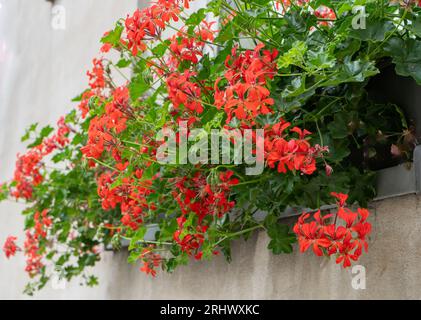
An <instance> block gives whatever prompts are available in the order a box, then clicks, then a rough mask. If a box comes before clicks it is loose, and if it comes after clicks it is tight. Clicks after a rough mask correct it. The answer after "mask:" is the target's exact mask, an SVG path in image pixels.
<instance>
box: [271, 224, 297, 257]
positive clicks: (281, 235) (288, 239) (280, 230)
mask: <svg viewBox="0 0 421 320" xmlns="http://www.w3.org/2000/svg"><path fill="white" fill-rule="evenodd" d="M268 235H269V237H270V238H271V241H270V242H269V245H268V249H270V250H272V252H273V253H274V254H281V253H291V252H292V244H293V243H295V242H296V241H297V238H296V236H295V234H293V233H291V232H290V230H289V227H288V226H287V225H285V224H278V223H275V224H272V225H270V226H268Z"/></svg>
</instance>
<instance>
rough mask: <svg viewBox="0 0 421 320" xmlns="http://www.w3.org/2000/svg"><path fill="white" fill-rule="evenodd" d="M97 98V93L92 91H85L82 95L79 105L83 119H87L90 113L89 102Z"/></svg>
mask: <svg viewBox="0 0 421 320" xmlns="http://www.w3.org/2000/svg"><path fill="white" fill-rule="evenodd" d="M94 96H95V93H93V92H92V90H88V91H85V92H84V93H83V94H82V100H81V102H80V104H79V106H78V107H79V110H80V111H81V112H82V119H85V118H86V115H87V114H88V112H89V100H90V99H91V98H92V97H94Z"/></svg>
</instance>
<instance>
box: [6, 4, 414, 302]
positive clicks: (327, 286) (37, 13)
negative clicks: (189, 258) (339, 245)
mask: <svg viewBox="0 0 421 320" xmlns="http://www.w3.org/2000/svg"><path fill="white" fill-rule="evenodd" d="M141 2H142V1H141ZM56 3H58V4H62V5H63V6H64V7H65V9H66V24H67V26H66V29H65V30H52V28H51V26H50V18H51V4H50V3H49V2H47V1H45V0H31V1H27V0H0V4H1V8H0V164H1V165H0V181H1V180H4V179H7V178H10V177H11V175H12V173H13V165H14V162H15V156H16V153H17V152H19V151H22V147H23V146H22V144H21V143H20V142H19V137H20V136H21V135H22V133H23V132H24V129H25V127H26V126H27V125H28V124H30V123H32V122H34V121H38V122H40V123H41V124H47V123H54V122H55V121H56V120H57V118H58V117H59V116H60V115H62V114H63V113H64V112H66V111H67V110H69V109H70V108H71V107H72V105H71V104H69V102H68V101H69V100H70V99H71V98H72V97H73V96H75V95H76V94H78V93H79V92H80V91H81V90H82V89H83V88H84V86H85V84H86V79H85V74H84V73H85V70H87V69H88V68H89V67H90V62H91V59H92V57H93V56H95V54H96V53H97V51H98V49H99V44H98V39H99V37H100V36H101V35H102V34H103V32H104V31H105V30H108V29H110V28H111V26H112V24H113V22H114V21H115V20H116V19H117V18H119V17H124V16H125V15H126V14H127V13H128V12H130V11H132V10H133V9H134V8H135V6H136V1H135V0H118V1H116V0H63V1H56ZM420 201H421V198H420V197H418V196H416V195H409V196H404V197H399V198H394V199H388V200H382V201H379V202H375V203H373V208H372V212H373V215H372V217H371V222H372V223H373V227H374V230H373V236H372V238H371V240H370V245H371V246H370V252H369V254H368V255H366V256H365V257H364V258H363V259H362V260H361V264H362V265H363V266H364V267H366V272H367V273H366V276H367V282H366V289H365V290H355V289H353V288H352V285H351V280H352V277H353V275H352V273H351V270H346V271H344V270H342V269H341V268H340V267H338V266H337V265H335V263H334V261H326V260H324V259H320V258H317V257H314V256H313V255H312V254H311V253H310V254H304V255H302V254H299V253H297V252H295V253H294V254H292V255H281V256H273V255H272V254H271V253H270V252H269V251H268V250H267V249H266V246H267V243H268V239H267V237H266V236H265V235H264V234H263V233H259V234H256V235H255V236H254V237H253V238H251V239H250V240H249V241H248V242H243V241H237V242H236V243H235V244H234V248H233V261H232V263H231V264H227V263H226V262H225V261H224V259H223V257H217V258H216V259H214V260H213V261H211V262H192V263H191V264H190V265H189V266H187V267H181V268H179V269H178V270H177V271H176V272H175V273H174V274H172V275H167V274H159V275H158V277H157V278H156V279H151V278H148V277H146V276H145V275H143V274H142V273H140V272H139V270H138V268H139V267H138V266H130V265H128V264H127V263H126V258H127V255H126V254H125V253H124V252H121V253H112V252H105V253H104V255H103V260H102V261H101V262H100V263H99V264H98V266H97V267H96V268H95V270H94V273H96V274H97V275H98V276H99V278H100V285H99V286H98V287H96V288H93V289H89V288H84V287H80V286H79V284H78V282H77V281H74V282H73V283H71V284H69V285H67V286H66V287H65V288H61V289H59V287H60V286H58V287H57V286H56V287H54V286H52V285H51V284H48V285H47V287H46V288H45V290H43V291H42V292H41V293H39V294H38V295H36V297H35V298H37V299H65V298H67V299H124V298H125V299H149V298H155V299H211V298H212V299H217V298H226V299H254V298H256V299H295V298H297V299H374V298H386V299H392V298H395V299H404V298H412V299H421V269H420V268H419V266H420V265H421V210H420ZM21 209H22V205H19V204H15V203H3V204H0V242H1V243H2V242H3V241H4V239H5V238H6V237H7V236H8V235H12V234H13V235H16V234H17V235H18V236H20V237H21V238H22V236H23V235H22V231H21V229H22V219H21V217H20V216H19V212H20V210H21ZM289 222H290V223H293V219H292V220H290V221H289ZM24 264H25V262H24V259H23V258H22V257H21V256H20V257H17V258H16V259H12V260H6V259H5V257H4V255H3V254H0V298H3V299H22V298H27V297H25V296H24V295H22V293H21V292H22V289H23V287H24V284H25V283H26V281H27V278H26V274H25V273H24V271H23V269H24Z"/></svg>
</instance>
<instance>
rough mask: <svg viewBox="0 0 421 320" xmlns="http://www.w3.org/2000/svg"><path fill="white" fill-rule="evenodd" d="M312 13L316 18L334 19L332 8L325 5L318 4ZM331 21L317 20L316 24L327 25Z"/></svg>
mask: <svg viewBox="0 0 421 320" xmlns="http://www.w3.org/2000/svg"><path fill="white" fill-rule="evenodd" d="M314 15H315V16H316V17H317V18H322V19H327V20H336V14H335V11H333V9H331V8H329V7H326V6H320V7H319V8H317V9H316V10H315V11H314ZM331 23H332V21H319V22H318V24H319V25H321V26H329V25H330V24H331Z"/></svg>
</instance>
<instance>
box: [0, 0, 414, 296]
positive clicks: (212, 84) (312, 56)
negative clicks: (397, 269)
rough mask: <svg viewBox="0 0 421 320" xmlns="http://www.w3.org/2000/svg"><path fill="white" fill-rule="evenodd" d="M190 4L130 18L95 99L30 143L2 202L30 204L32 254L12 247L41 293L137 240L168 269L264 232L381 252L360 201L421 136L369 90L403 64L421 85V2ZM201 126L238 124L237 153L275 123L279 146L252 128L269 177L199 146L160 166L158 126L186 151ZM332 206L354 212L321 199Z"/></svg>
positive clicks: (273, 239) (99, 63) (318, 249)
mask: <svg viewBox="0 0 421 320" xmlns="http://www.w3.org/2000/svg"><path fill="white" fill-rule="evenodd" d="M190 2H191V0H184V1H180V0H157V1H156V2H154V3H153V4H151V6H150V7H148V8H146V9H143V10H137V11H136V12H134V13H133V14H132V15H128V16H127V17H126V18H125V19H120V20H119V21H118V22H117V23H116V25H115V27H114V28H113V29H112V30H110V31H109V32H107V33H106V34H105V35H104V37H103V38H102V40H101V42H102V44H103V45H102V47H101V53H100V56H99V57H97V58H95V59H94V60H93V69H92V70H91V71H89V72H88V73H87V75H88V78H89V82H88V84H89V87H88V88H87V89H86V91H84V92H83V93H82V94H81V95H80V96H79V97H77V98H75V99H74V101H76V102H78V107H77V108H73V109H72V110H71V111H70V112H69V113H68V114H67V115H66V116H64V117H63V118H61V119H60V121H59V122H58V127H57V129H53V128H52V127H50V126H47V127H44V128H38V125H37V124H35V125H32V126H31V127H30V128H29V129H28V130H27V132H26V134H25V136H24V137H23V139H22V141H30V144H29V145H28V151H27V153H25V154H23V155H19V156H18V160H17V163H16V169H15V174H14V177H13V179H12V180H11V181H10V182H8V183H5V184H3V185H2V186H1V193H0V195H1V196H0V197H1V199H2V200H7V199H20V200H23V201H25V202H26V203H27V204H28V206H27V209H25V210H24V212H23V214H24V216H25V230H26V240H25V242H24V245H23V248H22V249H21V248H20V247H19V246H18V245H17V244H16V241H17V240H18V239H17V238H16V237H9V238H8V239H7V241H6V243H5V245H4V251H5V253H6V255H7V257H9V256H12V255H14V254H15V253H16V252H17V251H23V254H24V255H25V256H26V259H27V267H26V271H27V272H28V273H29V275H30V276H31V278H33V280H32V282H30V283H29V284H28V286H27V288H26V292H27V293H28V294H32V293H33V292H34V291H35V290H38V289H41V288H42V287H43V286H45V284H46V283H47V281H48V280H49V278H50V277H51V275H52V274H59V276H60V277H62V278H65V279H66V280H69V281H70V280H71V279H72V278H73V277H76V276H82V277H83V278H84V279H85V280H86V284H87V285H95V284H96V283H97V282H98V280H97V278H96V277H95V276H94V275H90V273H89V268H88V267H92V266H94V265H95V263H96V262H97V261H99V260H100V253H101V251H102V250H103V249H104V248H105V247H110V246H112V247H113V248H114V249H118V248H119V247H120V246H121V243H122V240H126V241H128V243H129V247H128V250H129V251H130V255H129V258H128V260H129V262H130V263H135V262H138V261H140V262H141V270H142V271H144V272H146V273H148V274H151V275H153V276H155V275H156V272H157V269H158V268H162V269H163V270H165V271H168V272H172V271H173V270H174V269H175V268H176V267H177V266H178V265H181V264H187V263H188V262H189V260H190V259H191V258H192V257H193V258H195V259H198V260H200V259H210V258H211V257H212V256H213V255H218V254H223V255H224V256H225V257H226V258H227V260H228V261H229V260H230V256H231V249H230V244H231V242H232V240H234V239H238V238H241V237H243V238H245V239H247V238H249V237H250V236H251V235H252V233H253V232H255V231H257V230H264V231H266V232H267V234H268V236H269V238H270V241H269V243H268V248H269V249H270V250H271V251H272V252H273V253H274V254H280V253H290V252H292V249H293V244H294V242H296V241H297V239H298V242H299V247H300V250H301V251H306V250H307V249H308V248H309V247H312V250H313V251H314V253H315V254H316V255H319V256H322V255H325V256H334V257H336V262H337V263H338V264H339V263H341V264H343V266H344V267H347V266H349V265H350V264H351V262H350V259H351V260H357V259H358V258H359V257H360V256H361V254H362V252H363V249H365V250H367V238H366V237H367V236H368V235H369V233H370V230H371V225H370V224H369V223H368V222H367V218H368V215H369V213H368V211H367V210H366V209H362V208H358V209H356V211H352V210H351V209H348V208H346V204H345V202H346V201H348V203H349V204H351V205H354V206H360V207H366V206H367V202H368V201H369V200H370V199H372V198H373V197H374V196H375V188H374V178H375V172H374V170H375V169H379V168H382V167H383V166H384V164H392V165H393V164H397V163H402V162H405V161H409V160H410V159H411V152H412V149H413V148H414V145H415V143H416V138H415V135H414V126H413V124H411V123H410V122H409V121H407V119H406V117H405V115H404V112H403V111H402V110H401V109H400V107H399V106H397V105H394V104H391V103H389V104H378V103H376V102H375V101H372V100H370V98H369V94H368V92H367V90H366V87H367V84H368V83H369V81H370V79H372V78H373V77H374V76H375V75H377V74H379V73H381V71H382V69H383V68H385V67H387V66H389V65H391V64H394V65H395V68H396V73H397V74H399V75H403V76H411V77H413V78H414V79H415V80H416V81H417V82H418V83H421V16H420V14H419V13H420V9H419V7H418V6H417V5H418V4H417V3H415V2H413V1H407V2H396V3H394V2H388V1H384V0H358V1H351V0H338V1H330V0H314V1H313V0H310V1H300V0H297V1H290V0H283V1H282V2H278V1H269V0H234V1H225V0H213V1H210V3H209V5H208V7H207V8H203V9H200V10H198V11H197V12H194V13H191V10H188V8H189V4H190ZM358 6H359V7H358ZM362 8H363V9H364V10H365V11H364V12H365V16H364V17H363V13H364V12H363V11H361V10H362ZM169 34H170V35H169ZM111 52H112V53H113V54H111ZM110 57H118V58H117V59H111V58H110ZM128 75H129V76H128ZM183 124H184V125H185V126H186V128H185V130H184V131H183V129H182V128H183V127H182V125H183ZM180 128H181V129H180ZM197 128H201V130H202V131H201V132H202V133H206V134H210V133H211V131H212V130H214V129H218V130H225V132H228V133H234V136H233V137H232V139H231V140H230V142H231V147H232V146H233V145H234V144H235V143H236V141H237V140H236V138H238V137H236V136H235V134H238V133H240V134H241V135H243V134H244V135H245V132H246V131H247V130H249V129H264V136H263V138H262V139H263V140H264V141H260V142H263V146H264V150H258V149H257V148H258V140H259V137H258V136H257V135H256V134H255V133H253V134H252V135H250V136H249V137H248V139H249V141H251V143H252V145H254V147H255V148H254V149H253V150H250V152H249V153H250V154H251V155H252V156H256V157H257V158H258V157H261V156H264V159H265V162H264V164H265V168H264V170H263V172H262V174H260V175H257V176H253V175H247V174H246V169H247V167H248V165H247V164H237V163H233V162H231V163H223V164H212V163H211V162H206V161H202V163H196V164H191V163H187V164H185V163H184V162H185V160H186V159H185V157H186V154H183V153H182V152H177V154H175V155H174V156H175V159H176V161H175V163H170V164H163V163H162V162H160V161H158V159H157V152H158V150H159V147H160V146H161V145H162V143H163V142H164V139H162V137H158V138H157V136H156V133H157V132H159V131H160V130H162V129H164V131H165V130H169V129H171V130H173V131H174V132H175V133H176V143H177V144H178V146H179V147H180V146H181V140H182V138H183V137H187V136H188V135H193V131H194V129H197ZM252 132H256V131H252ZM245 136H246V135H245ZM190 138H193V139H190ZM195 142H196V140H195V139H194V137H191V136H190V137H189V142H188V147H189V148H190V149H191V150H193V153H194V154H196V153H197V152H198V150H197V149H196V148H195ZM230 150H231V148H230ZM234 150H235V149H234ZM230 152H231V151H230ZM232 156H234V154H232ZM246 156H247V155H246ZM248 156H250V155H248ZM332 196H333V198H332ZM332 199H336V202H337V205H338V210H337V211H336V212H333V213H332V212H329V210H320V208H321V207H322V206H323V205H326V204H332V202H333V201H332ZM288 207H293V208H310V209H316V210H317V209H319V210H318V211H314V212H315V213H313V214H312V213H311V212H310V213H306V214H304V215H303V216H301V217H300V218H299V220H298V222H297V223H296V224H295V226H294V228H293V229H292V230H291V229H290V226H288V225H285V224H282V221H279V220H280V217H281V214H282V212H284V211H285V210H286V209H287V208H288ZM310 209H308V210H310ZM261 212H264V215H262V214H258V213H261ZM310 216H313V217H312V219H311V220H308V219H309V218H310ZM259 217H260V218H259ZM262 217H263V218H262ZM153 230H156V232H155V233H154V234H153V235H151V232H152V231H153Z"/></svg>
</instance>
